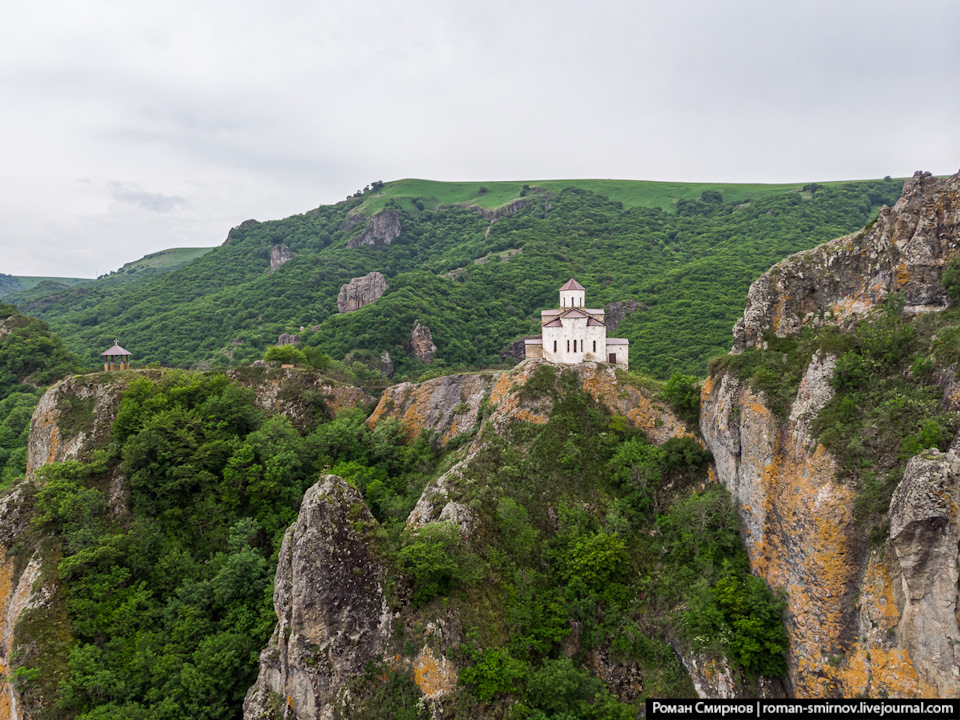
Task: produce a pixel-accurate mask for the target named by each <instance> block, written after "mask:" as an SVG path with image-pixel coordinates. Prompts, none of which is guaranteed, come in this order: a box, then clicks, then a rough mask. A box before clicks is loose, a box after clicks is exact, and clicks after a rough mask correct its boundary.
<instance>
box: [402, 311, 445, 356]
mask: <svg viewBox="0 0 960 720" xmlns="http://www.w3.org/2000/svg"><path fill="white" fill-rule="evenodd" d="M403 351H404V352H405V353H407V354H408V355H410V356H412V357H415V358H416V359H417V360H419V361H420V362H422V363H424V364H425V365H429V364H430V363H432V362H433V358H434V356H435V355H436V354H437V346H436V345H434V344H433V333H431V332H430V328H428V327H427V326H426V325H422V324H421V323H420V321H419V320H415V321H414V323H413V330H412V331H411V332H410V339H409V340H408V341H407V342H405V343H404V344H403Z"/></svg>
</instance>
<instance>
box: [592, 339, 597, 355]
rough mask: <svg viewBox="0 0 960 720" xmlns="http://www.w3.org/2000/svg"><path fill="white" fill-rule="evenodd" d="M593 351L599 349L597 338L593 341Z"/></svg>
mask: <svg viewBox="0 0 960 720" xmlns="http://www.w3.org/2000/svg"><path fill="white" fill-rule="evenodd" d="M593 351H594V352H596V351H597V341H596V340H594V341H593Z"/></svg>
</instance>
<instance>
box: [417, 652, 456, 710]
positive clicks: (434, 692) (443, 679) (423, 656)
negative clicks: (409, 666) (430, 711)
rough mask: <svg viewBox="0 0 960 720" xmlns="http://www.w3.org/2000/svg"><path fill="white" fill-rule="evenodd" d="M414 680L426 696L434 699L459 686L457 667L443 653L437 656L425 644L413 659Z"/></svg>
mask: <svg viewBox="0 0 960 720" xmlns="http://www.w3.org/2000/svg"><path fill="white" fill-rule="evenodd" d="M413 680H414V682H415V683H416V684H417V687H419V688H420V692H422V693H423V695H424V697H426V698H428V699H430V700H434V699H436V698H438V697H441V696H443V695H446V694H447V693H450V692H452V691H453V690H454V689H455V688H456V686H457V668H456V666H455V665H454V664H453V663H452V662H450V661H449V660H447V658H445V657H444V656H443V655H440V656H439V657H437V656H436V655H434V654H433V650H431V649H430V646H429V645H424V647H423V649H422V650H421V651H420V652H419V653H418V654H417V657H416V659H415V660H414V661H413Z"/></svg>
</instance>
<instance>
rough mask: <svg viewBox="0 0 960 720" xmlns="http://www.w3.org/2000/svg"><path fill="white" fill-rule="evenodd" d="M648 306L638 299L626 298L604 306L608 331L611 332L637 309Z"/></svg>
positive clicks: (643, 308) (644, 308) (645, 308)
mask: <svg viewBox="0 0 960 720" xmlns="http://www.w3.org/2000/svg"><path fill="white" fill-rule="evenodd" d="M647 309H648V308H647V306H646V305H644V304H643V303H642V302H638V301H636V300H624V301H619V300H618V301H617V302H612V303H610V304H609V305H606V306H604V308H603V314H604V323H605V324H606V326H607V332H608V333H611V332H613V331H614V330H616V329H617V327H618V326H619V325H620V323H622V322H623V321H624V320H626V318H627V316H628V315H632V314H633V313H635V312H636V311H637V310H647Z"/></svg>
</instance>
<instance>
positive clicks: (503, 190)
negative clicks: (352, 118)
mask: <svg viewBox="0 0 960 720" xmlns="http://www.w3.org/2000/svg"><path fill="white" fill-rule="evenodd" d="M898 182H902V179H901V180H898ZM806 184H807V183H785V184H767V183H684V182H657V181H651V180H614V179H610V180H598V179H592V180H585V179H580V180H526V181H497V182H439V181H436V180H421V179H418V178H405V179H403V180H395V181H393V182H388V183H385V184H384V186H383V187H382V188H380V189H379V190H377V191H376V192H374V193H369V194H367V195H366V199H365V201H364V203H363V204H362V205H360V206H359V209H360V210H361V211H362V212H365V213H374V212H377V211H379V210H382V209H383V208H384V207H385V206H386V204H387V203H388V202H389V201H390V200H396V201H398V202H400V203H401V205H409V204H410V200H412V199H415V198H416V199H420V200H422V202H423V204H424V206H425V207H429V208H432V209H436V207H437V206H439V205H454V204H464V205H468V206H474V205H475V206H477V207H482V208H487V209H493V208H497V207H500V206H502V205H506V204H507V203H509V202H511V201H512V200H516V199H518V198H520V197H523V196H524V195H523V192H524V187H528V188H530V191H528V194H529V192H535V188H542V189H544V190H548V191H550V192H560V191H561V190H563V188H566V187H576V188H580V189H583V190H589V191H590V192H593V193H596V194H598V195H603V196H604V197H606V198H608V199H610V200H612V201H614V202H619V203H623V207H624V209H625V210H629V209H630V208H634V207H658V208H662V209H664V210H670V209H671V208H675V207H676V205H677V201H678V200H696V199H697V198H699V197H700V196H701V195H702V194H703V193H704V192H709V191H715V192H719V193H721V194H722V195H723V198H724V200H725V201H726V202H747V201H751V200H758V199H760V198H764V197H769V196H771V195H782V194H784V193H789V192H797V191H799V190H800V189H801V188H802V187H803V186H804V185H806ZM818 184H822V185H840V184H842V183H839V182H833V183H818ZM481 188H486V192H483V191H482V190H481Z"/></svg>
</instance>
